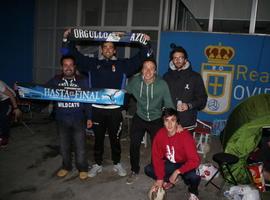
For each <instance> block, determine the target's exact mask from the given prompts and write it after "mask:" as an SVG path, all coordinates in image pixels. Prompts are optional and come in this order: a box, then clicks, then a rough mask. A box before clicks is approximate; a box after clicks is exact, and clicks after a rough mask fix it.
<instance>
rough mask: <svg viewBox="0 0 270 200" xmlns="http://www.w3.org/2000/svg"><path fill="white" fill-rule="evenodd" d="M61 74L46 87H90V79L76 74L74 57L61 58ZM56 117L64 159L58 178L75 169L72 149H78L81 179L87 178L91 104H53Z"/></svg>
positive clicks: (76, 159) (77, 155)
mask: <svg viewBox="0 0 270 200" xmlns="http://www.w3.org/2000/svg"><path fill="white" fill-rule="evenodd" d="M61 65H62V74H61V75H56V76H55V77H54V78H52V79H51V80H50V81H49V82H48V83H47V85H48V86H52V87H61V88H69V89H72V88H74V90H77V89H83V88H89V85H88V79H86V78H84V77H81V76H77V75H76V65H75V58H74V57H72V56H63V57H62V58H61ZM54 109H55V110H54V111H55V118H56V121H57V126H58V133H59V137H60V153H61V155H62V157H63V165H62V168H61V169H60V170H59V171H58V172H57V176H58V177H65V176H66V175H67V174H68V173H69V171H70V170H71V169H72V157H71V148H72V143H73V144H74V147H75V150H74V151H75V161H76V167H77V169H78V171H79V177H80V179H82V180H83V179H86V178H87V177H88V174H87V172H88V164H87V161H86V153H85V144H86V138H85V132H84V130H85V128H84V127H85V119H87V122H86V126H87V128H91V127H92V120H91V118H92V116H91V110H92V109H91V104H87V103H80V102H60V101H59V102H54Z"/></svg>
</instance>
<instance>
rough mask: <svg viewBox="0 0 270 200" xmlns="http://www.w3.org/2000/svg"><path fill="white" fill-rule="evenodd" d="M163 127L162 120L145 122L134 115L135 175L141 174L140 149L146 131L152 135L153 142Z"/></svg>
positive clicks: (132, 150) (132, 149) (132, 161)
mask: <svg viewBox="0 0 270 200" xmlns="http://www.w3.org/2000/svg"><path fill="white" fill-rule="evenodd" d="M162 125H163V123H162V120H161V118H159V119H156V120H153V121H144V120H143V119H141V118H140V117H139V116H138V115H137V114H135V115H134V117H133V120H132V126H131V132H130V165H131V171H133V172H135V173H139V171H140V147H141V142H142V139H143V136H144V134H145V131H147V132H148V133H149V134H150V138H151V142H152V141H153V138H154V136H155V134H156V133H157V131H158V130H159V129H160V128H161V127H162ZM149 157H150V156H149Z"/></svg>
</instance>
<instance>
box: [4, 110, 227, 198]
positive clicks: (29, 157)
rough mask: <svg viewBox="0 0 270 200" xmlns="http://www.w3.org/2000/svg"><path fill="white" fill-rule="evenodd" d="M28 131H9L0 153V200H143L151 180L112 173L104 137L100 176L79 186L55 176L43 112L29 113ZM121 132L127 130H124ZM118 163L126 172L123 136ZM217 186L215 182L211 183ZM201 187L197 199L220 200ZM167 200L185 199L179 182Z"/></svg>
mask: <svg viewBox="0 0 270 200" xmlns="http://www.w3.org/2000/svg"><path fill="white" fill-rule="evenodd" d="M26 122H27V125H28V127H29V128H30V129H31V131H30V130H29V129H28V128H27V127H25V126H23V125H22V124H20V125H18V126H15V127H13V128H12V133H11V139H10V144H9V145H8V148H6V149H1V150H0V200H24V199H25V200H26V199H27V200H43V199H44V200H71V199H72V200H86V199H96V200H103V199H104V200H105V199H106V200H108V199H110V200H120V199H124V200H145V199H147V191H148V189H149V188H150V186H151V184H152V182H153V181H152V180H151V179H150V178H148V177H147V176H145V175H144V174H143V172H141V173H140V175H139V179H138V181H137V182H135V183H134V184H132V185H127V184H126V183H125V182H126V177H119V176H118V175H117V174H115V172H113V170H112V163H111V161H110V148H109V144H108V138H107V137H106V148H105V155H104V159H105V160H104V171H103V173H101V174H99V175H98V176H96V177H94V178H89V179H87V180H86V181H81V180H80V179H79V178H78V173H77V172H76V171H74V172H73V173H72V174H70V175H69V176H68V177H66V178H64V179H59V178H57V177H56V176H55V172H56V171H57V170H58V169H59V167H60V166H61V157H60V156H59V154H58V146H57V134H56V127H55V123H54V122H53V121H52V120H50V119H48V117H47V115H46V114H44V113H34V117H33V119H31V120H29V119H26ZM124 130H127V128H126V127H125V128H124ZM87 143H88V145H87V149H88V158H89V163H90V164H92V159H93V155H92V154H93V152H92V149H93V138H92V137H91V136H90V137H88V142H87ZM122 148H123V149H122V151H123V154H122V162H123V165H124V167H125V168H126V169H127V170H128V169H129V153H128V148H129V140H128V137H127V133H126V131H125V132H124V137H123V139H122ZM218 151H221V147H220V143H219V140H218V139H217V138H212V140H211V152H210V153H209V154H208V156H207V158H206V159H205V161H204V162H207V160H209V159H208V158H211V155H212V154H213V153H215V152H218ZM141 158H142V159H141V163H142V164H141V166H142V167H143V166H145V165H146V164H147V163H148V162H150V147H149V146H148V147H147V148H144V146H142V147H141ZM216 181H217V182H220V181H221V180H220V179H219V178H218V179H217V180H216ZM204 184H205V182H204V181H202V182H201V185H200V188H199V190H200V199H201V200H212V199H213V200H214V199H225V198H224V197H222V196H223V195H222V192H221V193H219V192H218V190H217V189H216V188H214V187H213V186H211V185H209V186H208V187H205V186H204ZM167 199H171V200H185V199H187V188H186V186H185V185H184V184H183V182H182V181H180V182H179V183H178V184H177V185H176V187H174V188H173V189H171V190H169V191H168V192H167Z"/></svg>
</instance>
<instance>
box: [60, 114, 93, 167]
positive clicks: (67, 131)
mask: <svg viewBox="0 0 270 200" xmlns="http://www.w3.org/2000/svg"><path fill="white" fill-rule="evenodd" d="M85 124H86V123H85V120H82V119H75V118H73V117H69V118H67V119H62V120H58V121H57V125H58V133H59V138H60V153H61V155H62V157H63V169H66V170H71V169H72V157H71V151H72V147H73V146H74V153H75V164H76V168H77V169H78V170H79V171H80V172H81V171H83V172H87V171H88V164H87V161H86V153H85V144H86V137H85V132H84V128H85Z"/></svg>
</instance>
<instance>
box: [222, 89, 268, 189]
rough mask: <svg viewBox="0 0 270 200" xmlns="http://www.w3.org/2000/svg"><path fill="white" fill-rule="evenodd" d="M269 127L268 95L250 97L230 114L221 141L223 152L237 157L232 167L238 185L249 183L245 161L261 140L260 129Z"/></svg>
mask: <svg viewBox="0 0 270 200" xmlns="http://www.w3.org/2000/svg"><path fill="white" fill-rule="evenodd" d="M269 125H270V94H261V95H257V96H252V97H250V98H248V99H246V100H245V101H243V102H242V103H240V104H239V105H238V106H237V107H236V108H235V109H234V110H233V112H232V113H231V114H230V116H229V118H228V121H227V124H226V126H225V128H224V131H223V133H222V136H221V140H222V146H223V149H224V151H225V152H227V153H231V154H234V155H236V156H238V157H239V162H238V163H236V164H235V165H233V166H232V171H233V175H234V176H235V177H236V180H237V182H238V183H242V184H245V183H248V182H250V179H249V175H248V173H247V168H246V165H247V164H246V160H247V158H248V156H249V154H250V153H251V152H252V151H253V150H254V149H255V148H256V147H257V146H258V144H259V142H260V140H261V135H262V127H264V126H269Z"/></svg>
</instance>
